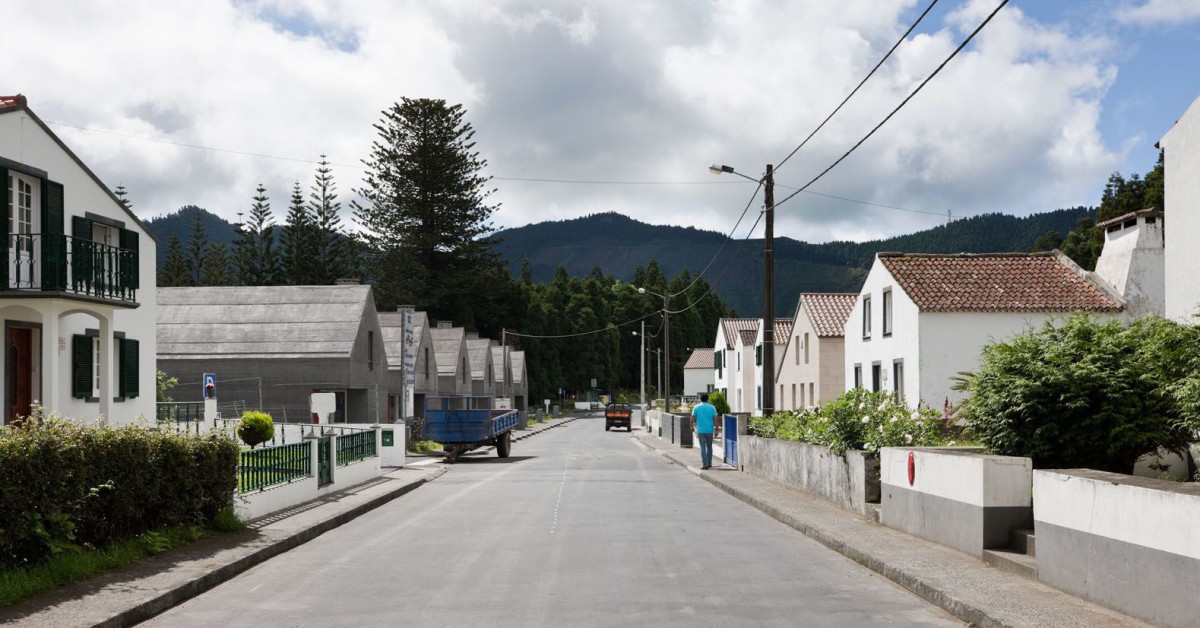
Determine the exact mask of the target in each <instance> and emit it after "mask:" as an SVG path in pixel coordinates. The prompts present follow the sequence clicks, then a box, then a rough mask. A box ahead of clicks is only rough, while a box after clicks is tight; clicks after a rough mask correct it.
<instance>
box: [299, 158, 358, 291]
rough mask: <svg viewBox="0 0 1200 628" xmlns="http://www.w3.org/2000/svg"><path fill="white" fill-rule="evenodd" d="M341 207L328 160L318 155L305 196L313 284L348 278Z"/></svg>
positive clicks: (330, 283)
mask: <svg viewBox="0 0 1200 628" xmlns="http://www.w3.org/2000/svg"><path fill="white" fill-rule="evenodd" d="M341 209H342V204H341V203H340V202H338V200H337V184H336V183H334V181H333V170H332V169H331V168H330V167H329V160H328V159H327V158H326V157H325V155H321V161H320V163H318V164H317V172H316V174H315V175H314V176H313V185H312V192H311V193H310V194H309V196H308V213H309V215H310V216H312V219H313V227H314V229H313V232H312V235H313V250H312V252H311V254H310V255H309V263H310V264H313V271H314V272H315V273H316V283H317V284H320V285H332V284H334V283H336V282H337V280H338V279H341V278H343V277H349V276H350V272H349V267H348V264H347V262H348V261H349V257H348V256H347V255H346V249H345V244H344V241H345V240H346V239H347V238H346V236H345V235H344V234H343V233H342V218H341V216H340V215H339V212H340V211H341Z"/></svg>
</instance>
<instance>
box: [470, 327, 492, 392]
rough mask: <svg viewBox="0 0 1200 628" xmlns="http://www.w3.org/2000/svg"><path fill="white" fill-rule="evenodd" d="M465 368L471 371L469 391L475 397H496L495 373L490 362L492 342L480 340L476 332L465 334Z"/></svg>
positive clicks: (485, 339) (484, 339)
mask: <svg viewBox="0 0 1200 628" xmlns="http://www.w3.org/2000/svg"><path fill="white" fill-rule="evenodd" d="M466 339H467V366H468V368H470V370H471V391H470V393H469V394H471V395H474V396H476V397H494V396H496V394H497V393H496V382H495V377H496V376H495V371H496V365H495V364H494V363H493V362H492V341H491V340H488V339H487V338H480V337H479V334H478V333H477V332H467V335H466Z"/></svg>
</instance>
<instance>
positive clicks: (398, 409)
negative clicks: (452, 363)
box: [379, 308, 437, 423]
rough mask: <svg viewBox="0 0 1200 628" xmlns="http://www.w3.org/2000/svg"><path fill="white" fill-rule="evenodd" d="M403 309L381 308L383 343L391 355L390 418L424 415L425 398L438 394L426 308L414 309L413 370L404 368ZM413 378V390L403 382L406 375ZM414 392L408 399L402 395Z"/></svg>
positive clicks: (389, 371)
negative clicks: (422, 309)
mask: <svg viewBox="0 0 1200 628" xmlns="http://www.w3.org/2000/svg"><path fill="white" fill-rule="evenodd" d="M403 316H404V309H403V308H401V309H400V310H398V311H396V312H380V313H379V326H380V328H381V329H382V331H383V346H384V350H385V351H386V352H387V359H388V412H387V416H388V417H389V419H390V421H391V422H393V423H395V422H396V421H398V420H400V419H402V418H405V417H410V416H416V417H424V416H425V398H426V397H432V396H437V362H436V357H435V355H434V352H433V337H432V336H431V335H430V334H429V318H428V317H427V316H426V314H425V312H411V315H410V320H411V322H412V329H411V331H410V332H409V333H410V338H411V342H412V345H411V347H409V351H410V352H411V355H412V360H413V366H412V369H411V370H412V372H411V373H405V369H404V364H403V360H404V342H405V341H404V324H403ZM404 375H407V376H408V377H409V379H410V380H411V381H412V382H413V385H412V390H411V391H408V390H407V389H406V387H405V386H404V382H403V376H404ZM408 393H411V395H409V398H408V399H404V398H403V396H404V395H406V394H408Z"/></svg>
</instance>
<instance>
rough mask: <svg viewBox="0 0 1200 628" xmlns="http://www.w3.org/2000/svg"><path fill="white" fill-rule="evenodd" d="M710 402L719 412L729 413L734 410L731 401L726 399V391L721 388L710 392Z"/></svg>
mask: <svg viewBox="0 0 1200 628" xmlns="http://www.w3.org/2000/svg"><path fill="white" fill-rule="evenodd" d="M708 402H709V403H711V404H712V406H713V407H714V408H716V409H717V414H729V413H730V412H732V410H731V409H730V408H729V402H728V401H727V400H726V399H725V393H724V392H722V391H720V390H718V391H716V392H713V393H712V394H710V395H709V396H708Z"/></svg>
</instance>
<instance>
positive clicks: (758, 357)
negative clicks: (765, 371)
mask: <svg viewBox="0 0 1200 628" xmlns="http://www.w3.org/2000/svg"><path fill="white" fill-rule="evenodd" d="M754 364H755V365H757V366H762V345H758V346H757V347H754Z"/></svg>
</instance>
